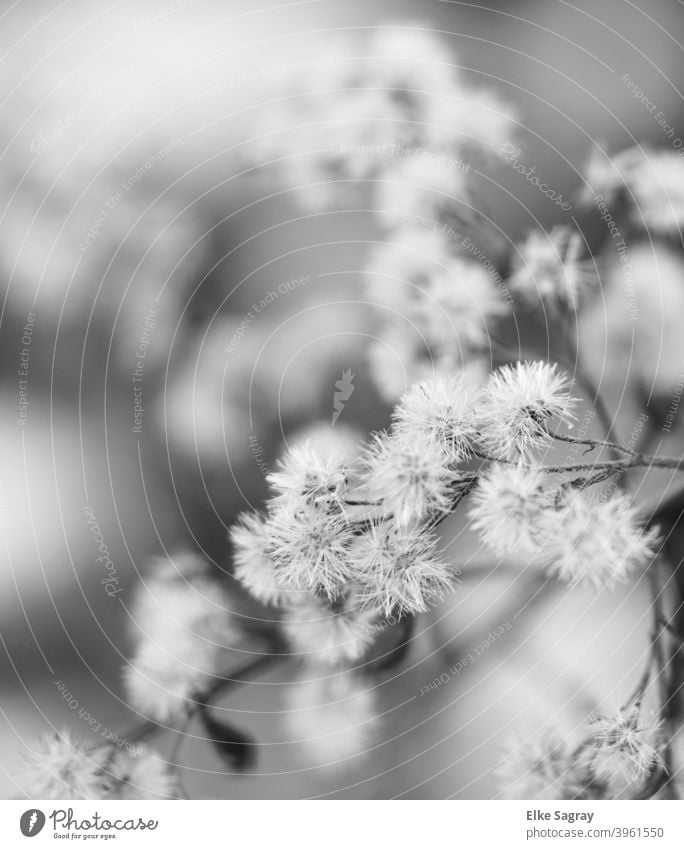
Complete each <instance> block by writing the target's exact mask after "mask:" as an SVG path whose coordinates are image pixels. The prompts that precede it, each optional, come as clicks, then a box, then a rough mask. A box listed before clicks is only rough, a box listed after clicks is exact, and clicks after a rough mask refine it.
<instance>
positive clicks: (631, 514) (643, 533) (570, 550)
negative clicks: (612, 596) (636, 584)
mask: <svg viewBox="0 0 684 849" xmlns="http://www.w3.org/2000/svg"><path fill="white" fill-rule="evenodd" d="M543 525H544V528H543V530H544V534H545V536H546V540H545V542H544V544H543V546H542V550H541V555H542V557H543V559H544V560H545V561H546V563H547V569H548V571H549V572H550V573H551V574H554V575H557V576H558V577H559V578H560V579H561V580H563V581H568V582H569V583H573V584H577V583H589V584H592V585H593V586H594V587H596V588H597V589H600V588H602V587H612V586H613V585H614V584H616V583H620V582H622V581H625V580H627V579H628V578H630V577H631V576H632V575H633V574H635V573H636V572H638V571H639V570H641V569H643V568H645V567H646V566H647V565H648V564H649V563H650V562H651V561H652V560H653V558H654V557H655V554H656V551H657V545H658V538H659V534H658V530H657V529H655V528H650V529H649V530H644V529H643V528H642V527H641V524H640V523H639V520H638V514H637V511H636V509H635V508H634V506H633V504H632V502H631V501H630V499H629V498H628V497H627V496H625V495H614V496H612V497H611V498H606V499H601V498H600V497H599V496H597V495H596V494H594V493H591V492H587V491H578V490H571V491H568V492H566V493H565V494H564V496H563V498H562V500H561V502H560V504H559V505H558V508H557V509H556V510H555V511H546V513H545V514H544V523H543Z"/></svg>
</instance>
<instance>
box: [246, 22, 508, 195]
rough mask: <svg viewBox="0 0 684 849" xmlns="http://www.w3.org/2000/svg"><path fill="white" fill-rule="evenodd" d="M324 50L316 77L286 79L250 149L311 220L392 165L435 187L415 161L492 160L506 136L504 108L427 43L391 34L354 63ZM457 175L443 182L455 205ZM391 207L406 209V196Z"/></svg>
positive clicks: (429, 38)
mask: <svg viewBox="0 0 684 849" xmlns="http://www.w3.org/2000/svg"><path fill="white" fill-rule="evenodd" d="M326 50H327V53H328V55H326V57H325V61H321V63H320V67H318V68H317V70H316V73H314V74H312V73H311V72H310V71H309V70H307V71H306V72H305V74H302V75H301V76H300V77H299V78H293V79H290V80H289V85H288V91H287V96H283V97H281V99H280V100H278V101H277V102H276V103H275V104H273V103H270V104H269V108H268V112H267V114H266V115H264V116H261V117H260V120H261V126H260V127H258V128H257V131H258V135H259V136H260V138H259V140H258V144H257V145H256V146H255V150H256V154H255V155H256V158H257V160H258V161H259V163H260V164H262V163H272V164H273V166H274V168H275V171H276V173H277V174H278V176H279V177H280V179H281V181H282V183H283V184H284V185H285V186H286V187H287V188H289V189H290V188H291V189H296V190H297V197H298V199H299V200H300V202H301V203H302V204H303V205H305V206H306V207H307V208H309V209H311V210H319V209H325V208H331V207H334V206H339V204H340V202H344V201H345V200H347V199H349V198H357V197H358V196H359V190H360V188H361V186H360V185H359V182H360V181H374V180H378V179H382V177H383V176H384V175H385V174H386V173H387V172H393V171H395V170H396V168H397V165H398V167H399V169H401V170H403V169H404V166H406V167H407V170H409V171H415V172H416V174H417V173H418V172H421V173H422V174H423V176H422V177H420V176H419V177H418V180H417V182H421V181H423V180H424V179H427V181H428V182H429V183H430V184H431V185H432V186H435V185H437V184H436V183H435V178H434V177H433V176H428V175H427V174H426V168H425V165H426V162H425V161H420V160H424V159H425V160H427V159H429V157H430V155H432V154H433V153H434V154H437V155H439V154H438V152H445V155H444V160H445V161H447V162H450V161H451V160H452V159H453V160H454V161H455V162H459V161H462V160H467V159H469V158H470V157H467V156H461V155H460V151H461V150H467V151H468V152H472V151H473V149H475V150H478V151H487V150H491V149H493V148H494V146H496V147H500V146H501V144H503V143H504V142H505V141H509V140H510V138H511V136H512V113H511V111H510V109H509V107H507V106H505V105H503V104H502V102H501V101H500V100H499V99H498V98H497V97H496V96H495V95H493V94H492V93H491V92H489V91H479V90H476V89H474V88H473V87H470V86H466V85H464V84H463V83H462V82H461V80H460V78H459V75H458V74H457V73H456V72H455V70H454V65H456V62H455V60H454V58H453V56H452V55H451V52H450V51H449V50H447V49H446V48H445V47H444V45H443V44H442V42H441V41H440V39H439V38H436V37H435V36H434V35H433V34H432V33H427V32H425V31H422V32H421V31H418V30H416V31H413V32H411V27H409V26H406V25H404V26H402V27H391V28H386V29H383V30H379V31H376V32H375V33H374V34H373V36H372V37H371V39H370V43H369V44H368V45H365V46H362V47H360V48H359V47H355V48H354V49H353V51H352V52H353V55H342V53H347V54H348V53H349V52H350V51H349V49H348V48H345V50H344V51H339V50H338V51H336V50H335V47H334V46H332V45H328V46H327V48H326ZM335 52H337V56H336V57H334V55H333V54H335ZM360 53H361V54H363V55H361V56H360V55H359V54H360ZM331 56H333V58H334V61H332V62H331V61H329V60H330V57H331ZM426 151H427V152H429V153H428V154H426ZM428 164H429V163H428ZM459 170H461V169H459V168H458V167H455V168H454V169H452V173H451V174H449V175H448V176H446V175H445V176H446V181H447V182H449V183H450V189H449V190H447V192H448V193H450V194H452V195H456V196H458V197H461V196H462V188H464V187H463V184H462V181H461V179H460V175H459V174H458V173H457V172H458V171H459ZM463 170H465V169H463ZM406 182H409V183H413V184H415V182H416V181H414V180H413V179H408V180H407V181H406ZM397 197H398V202H399V203H400V204H401V205H402V206H403V207H405V206H406V196H405V195H403V194H402V195H398V196H397ZM434 199H435V194H434V193H433V192H432V191H431V190H430V189H428V191H427V192H425V191H423V190H421V191H420V193H419V196H416V201H417V202H418V204H419V205H420V206H423V207H424V204H425V203H426V202H427V203H428V206H431V205H432V201H433V200H434ZM409 204H411V201H409ZM411 208H415V207H413V205H412V204H411Z"/></svg>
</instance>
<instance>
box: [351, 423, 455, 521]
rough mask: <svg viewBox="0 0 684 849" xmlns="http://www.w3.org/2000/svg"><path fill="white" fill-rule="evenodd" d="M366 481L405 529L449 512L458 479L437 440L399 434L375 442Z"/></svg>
mask: <svg viewBox="0 0 684 849" xmlns="http://www.w3.org/2000/svg"><path fill="white" fill-rule="evenodd" d="M365 479H366V482H367V487H368V492H369V494H370V497H371V499H373V500H377V501H381V502H382V505H383V507H384V511H385V513H386V514H392V516H393V517H394V519H395V521H396V523H397V524H398V525H400V526H402V527H405V526H407V525H409V524H411V523H412V522H421V521H424V520H425V519H427V518H428V517H429V516H430V515H432V514H439V513H444V512H446V511H447V510H448V508H449V504H450V500H451V496H450V493H451V487H452V485H453V483H454V479H455V476H454V474H453V473H452V472H450V470H449V468H448V461H447V457H446V456H445V454H444V452H443V450H442V447H441V446H440V444H439V442H438V441H437V439H435V437H434V436H431V435H430V434H427V433H425V434H422V435H414V436H412V438H410V439H409V438H405V437H404V435H403V434H402V433H401V432H398V433H393V434H391V435H389V436H388V435H383V436H377V437H376V438H375V441H374V443H373V444H372V446H371V449H370V451H369V454H368V457H367V458H366V475H365Z"/></svg>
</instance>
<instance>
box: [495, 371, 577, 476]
mask: <svg viewBox="0 0 684 849" xmlns="http://www.w3.org/2000/svg"><path fill="white" fill-rule="evenodd" d="M482 400H483V403H482V409H481V410H480V415H479V421H480V437H481V442H482V445H483V447H484V449H485V451H486V452H487V454H489V455H490V456H493V457H496V458H497V459H502V460H515V459H518V458H520V457H523V458H529V457H531V456H532V453H533V452H534V451H535V450H538V449H541V448H543V447H544V446H545V445H547V444H548V442H549V441H550V439H551V437H550V435H549V431H548V428H549V425H550V423H551V422H552V421H553V420H554V419H555V420H558V421H561V422H568V421H570V420H571V419H572V418H573V416H572V407H573V404H574V399H573V398H572V396H571V395H570V393H569V383H568V380H567V378H566V377H565V375H563V374H560V373H559V372H558V370H557V369H556V366H555V364H550V363H546V362H532V363H521V362H519V363H516V364H515V365H514V366H510V365H507V366H503V367H502V368H500V369H498V371H495V372H494V373H493V374H492V375H491V377H490V378H489V381H488V383H487V385H486V387H485V389H484V391H483V395H482Z"/></svg>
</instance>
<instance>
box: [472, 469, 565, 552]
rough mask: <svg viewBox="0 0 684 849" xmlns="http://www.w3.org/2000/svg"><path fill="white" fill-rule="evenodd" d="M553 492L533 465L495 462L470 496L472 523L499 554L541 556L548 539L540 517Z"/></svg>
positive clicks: (484, 540)
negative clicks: (505, 464)
mask: <svg viewBox="0 0 684 849" xmlns="http://www.w3.org/2000/svg"><path fill="white" fill-rule="evenodd" d="M554 494H555V493H554V492H553V491H552V490H550V488H549V487H548V485H547V484H546V481H545V478H544V475H543V473H542V472H540V471H539V470H538V469H536V468H534V467H533V466H525V465H523V464H519V465H517V466H504V465H498V464H492V466H491V467H490V468H489V469H488V470H487V472H486V473H485V474H483V475H482V476H481V477H480V480H479V481H478V485H477V488H476V489H475V491H474V492H473V494H472V496H471V500H470V503H471V509H470V517H471V520H472V525H471V527H472V528H473V530H475V531H477V532H478V533H479V534H480V536H481V537H482V540H483V542H484V543H485V545H486V546H487V547H488V548H490V549H491V550H492V551H493V552H495V553H496V554H498V555H501V556H506V555H509V554H512V555H517V556H520V557H530V556H532V557H534V556H538V555H539V552H540V548H541V545H542V544H543V542H544V541H545V535H544V531H543V528H541V527H540V526H541V519H542V517H543V516H544V512H545V511H546V510H548V509H550V508H551V507H552V505H553V500H554Z"/></svg>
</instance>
